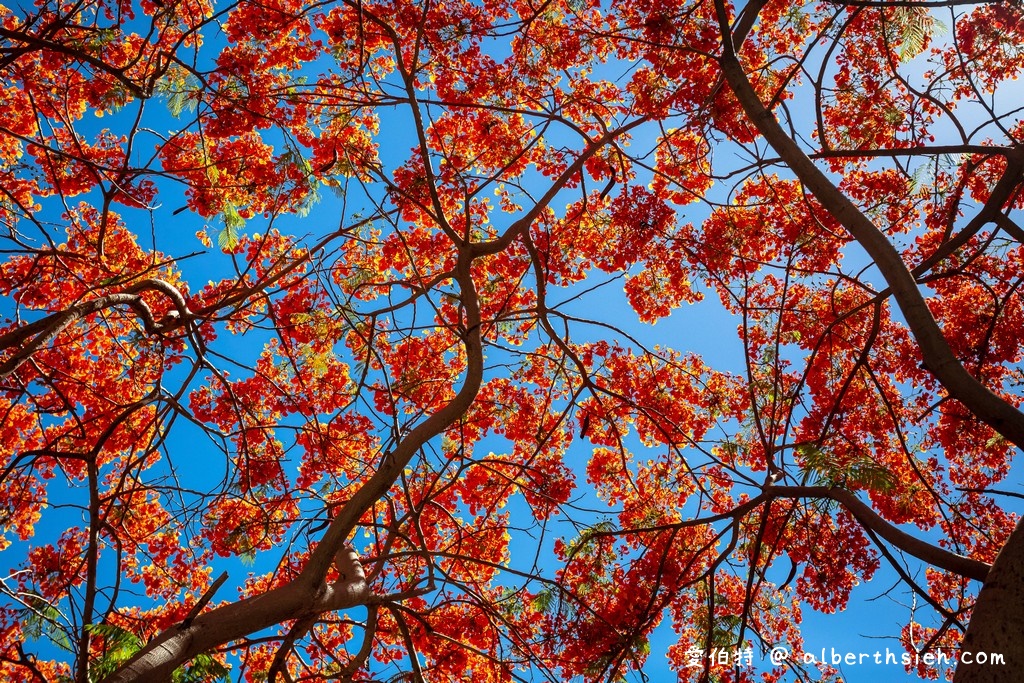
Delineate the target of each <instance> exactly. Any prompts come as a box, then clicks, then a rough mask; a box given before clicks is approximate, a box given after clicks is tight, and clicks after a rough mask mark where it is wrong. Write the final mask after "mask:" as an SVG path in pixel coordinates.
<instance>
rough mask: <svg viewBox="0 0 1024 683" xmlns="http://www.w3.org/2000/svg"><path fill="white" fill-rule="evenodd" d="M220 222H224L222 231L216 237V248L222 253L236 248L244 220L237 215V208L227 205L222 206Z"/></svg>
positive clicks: (243, 226)
mask: <svg viewBox="0 0 1024 683" xmlns="http://www.w3.org/2000/svg"><path fill="white" fill-rule="evenodd" d="M221 220H222V221H224V229H223V230H221V231H220V234H218V235H217V246H219V247H220V248H221V249H223V250H224V251H231V250H232V249H234V248H235V247H237V246H238V241H239V239H241V235H242V229H243V228H245V219H244V218H242V217H241V216H240V215H239V213H238V207H236V206H235V205H234V204H230V203H229V204H225V205H224V211H223V212H222V213H221Z"/></svg>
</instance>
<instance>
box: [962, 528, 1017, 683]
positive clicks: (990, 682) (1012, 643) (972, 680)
mask: <svg viewBox="0 0 1024 683" xmlns="http://www.w3.org/2000/svg"><path fill="white" fill-rule="evenodd" d="M960 652H961V660H960V664H958V665H957V669H956V676H955V677H954V678H953V683H1008V682H1010V681H1019V680H1021V678H1022V676H1024V674H1022V672H1024V520H1021V522H1020V523H1018V524H1017V528H1016V529H1014V530H1013V533H1012V534H1011V535H1010V538H1009V540H1007V541H1006V545H1004V546H1003V549H1002V550H1000V551H999V555H998V556H997V557H996V561H995V562H994V563H993V564H992V569H991V571H989V574H988V578H986V579H985V583H984V585H983V586H982V588H981V593H979V594H978V602H977V604H976V605H975V606H974V613H973V615H972V616H971V623H970V625H969V626H968V627H967V634H966V635H965V636H964V641H963V645H962V646H961V648H960ZM996 656H1001V657H1002V658H1003V659H1002V661H1000V660H998V659H995V658H996ZM965 660H966V661H965ZM993 660H995V661H993Z"/></svg>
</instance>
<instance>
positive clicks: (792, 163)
mask: <svg viewBox="0 0 1024 683" xmlns="http://www.w3.org/2000/svg"><path fill="white" fill-rule="evenodd" d="M715 4H716V7H717V9H718V12H719V21H720V24H721V26H722V35H723V39H722V50H723V52H722V56H721V66H722V73H723V74H724V76H725V79H726V81H727V82H728V84H729V87H731V88H732V90H733V93H735V95H736V98H737V99H738V100H739V102H740V104H741V105H742V107H743V110H744V111H745V112H746V115H747V117H748V118H749V119H750V121H751V122H752V123H753V124H754V125H755V126H756V127H757V129H758V131H759V132H760V133H761V134H762V135H763V136H764V138H765V139H766V140H767V141H768V143H769V144H770V145H771V146H772V147H773V148H774V149H775V151H776V152H777V153H778V155H779V156H780V157H781V158H782V160H783V161H784V162H785V163H786V165H787V166H788V167H789V168H790V169H791V170H792V171H793V173H794V174H795V175H796V176H797V178H798V179H799V180H800V182H801V183H802V184H803V185H804V187H806V188H807V189H808V190H809V191H810V192H811V193H812V194H813V195H814V196H815V198H816V199H817V200H818V201H819V202H820V203H821V205H822V206H823V207H825V208H826V209H827V210H828V211H829V213H831V214H832V216H833V217H834V218H835V219H836V220H838V221H839V222H840V223H841V224H842V225H843V227H844V228H846V230H847V231H848V232H849V233H850V234H851V235H852V236H853V238H854V239H856V240H857V242H858V243H859V244H860V245H861V246H862V247H863V248H864V250H865V251H866V252H867V253H868V255H869V256H871V258H872V259H873V260H874V262H875V265H876V266H877V267H878V269H879V271H880V272H881V273H882V276H883V277H884V278H885V280H886V282H887V283H888V285H889V287H890V289H891V290H892V293H893V297H894V298H895V300H896V304H897V305H898V306H899V309H900V311H901V312H902V313H903V317H904V318H905V319H906V321H907V325H908V326H909V328H910V331H911V333H912V334H913V336H914V339H915V341H916V342H917V344H918V347H919V348H920V349H921V355H922V357H923V359H924V364H925V366H926V367H927V368H928V369H929V370H930V371H931V372H932V374H933V375H935V377H936V378H937V379H938V380H939V382H941V383H942V385H943V387H944V388H945V389H946V391H947V392H949V395H950V396H952V397H953V398H955V399H957V400H958V401H960V402H961V403H963V404H964V405H965V406H967V408H968V409H969V410H970V411H971V412H973V413H974V414H975V415H976V416H977V417H978V418H979V419H980V420H982V421H983V422H985V424H987V425H989V426H990V427H992V428H993V429H994V430H995V431H997V432H998V433H999V434H1001V435H1002V436H1004V437H1005V438H1006V439H1007V440H1008V441H1010V442H1012V443H1013V444H1015V445H1016V446H1017V447H1018V448H1024V414H1022V413H1021V412H1020V411H1018V410H1017V409H1016V408H1015V407H1014V406H1012V405H1011V404H1010V403H1008V402H1007V401H1005V400H1003V399H1002V398H1000V397H999V396H996V395H995V394H994V393H993V392H992V391H990V390H989V389H988V388H987V387H985V386H984V385H983V384H981V382H979V381H978V380H977V379H975V378H974V377H973V376H972V375H971V374H970V373H969V372H967V370H966V369H965V368H964V366H963V365H962V364H961V363H960V361H959V360H958V359H957V358H956V356H955V355H954V354H953V352H952V350H951V349H950V347H949V344H948V343H947V342H946V338H945V337H944V336H943V334H942V330H941V329H940V328H939V325H938V323H937V322H936V321H935V318H934V317H932V314H931V311H930V310H929V309H928V305H927V304H926V302H925V300H924V296H923V295H922V294H921V291H920V290H919V289H918V286H917V282H916V281H915V279H914V276H913V274H912V273H911V272H910V270H908V268H907V265H906V264H905V263H904V262H903V259H902V258H901V257H900V254H899V252H898V251H897V250H896V248H895V247H894V246H893V245H892V243H891V242H890V241H889V239H888V238H887V237H886V236H885V234H884V233H883V232H882V231H881V230H879V229H878V228H877V227H876V226H875V225H874V223H872V222H871V220H870V219H868V218H867V216H865V215H864V214H863V213H862V212H861V211H860V210H859V209H858V208H857V207H856V206H855V205H854V204H853V202H851V201H850V199H849V198H848V197H846V195H844V194H843V193H842V192H840V191H839V189H838V188H837V187H836V186H835V185H834V184H833V183H832V181H830V180H829V179H828V177H826V176H825V174H824V173H823V172H822V171H821V170H820V169H819V168H818V167H817V166H815V164H814V162H813V161H811V160H810V159H809V158H808V157H807V155H806V154H805V153H804V151H803V150H802V149H800V147H799V145H798V144H797V143H796V141H795V140H793V139H792V138H791V137H790V136H789V135H788V134H787V133H786V132H785V130H784V129H783V128H782V126H781V125H780V124H779V122H778V121H777V120H776V118H775V115H774V114H772V112H771V111H769V110H768V109H767V108H766V107H765V106H764V104H763V103H762V102H761V100H760V98H759V97H758V95H757V93H756V92H755V90H754V88H753V86H752V85H751V84H750V81H749V80H748V79H747V75H746V73H745V72H744V70H743V66H742V65H741V64H740V62H739V59H738V58H737V57H736V54H735V52H734V51H733V49H732V43H731V41H730V40H729V38H728V36H729V27H728V20H727V18H726V17H727V13H726V10H725V6H724V0H716V3H715ZM1017 156H1019V154H1017V155H1012V156H1011V158H1010V163H1015V162H1016V163H1019V160H1017V159H1016V157H1017Z"/></svg>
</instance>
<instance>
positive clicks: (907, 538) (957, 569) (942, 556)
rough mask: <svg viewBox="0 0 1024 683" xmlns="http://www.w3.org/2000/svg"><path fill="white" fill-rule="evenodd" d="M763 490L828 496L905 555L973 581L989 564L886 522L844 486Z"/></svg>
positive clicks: (985, 573) (984, 574) (786, 494)
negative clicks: (934, 543)
mask: <svg viewBox="0 0 1024 683" xmlns="http://www.w3.org/2000/svg"><path fill="white" fill-rule="evenodd" d="M766 493H767V494H769V495H770V496H772V497H773V498H828V499H831V500H834V501H836V502H837V503H840V504H841V505H842V506H843V507H845V508H846V509H847V510H849V511H850V514H852V515H853V516H854V517H855V518H856V519H857V521H858V522H860V523H861V524H863V525H864V526H865V527H866V528H868V529H870V530H871V531H873V532H874V533H875V534H877V535H878V536H879V537H880V538H883V539H885V540H886V541H888V542H889V543H891V544H892V545H893V546H894V547H896V548H899V549H900V550H902V551H903V552H905V553H907V554H908V555H913V556H914V557H916V558H917V559H919V560H922V561H924V562H927V563H928V564H930V565H933V566H935V567H938V568H939V569H945V570H946V571H950V572H953V573H954V574H959V575H960V576H965V577H967V578H969V579H974V580H975V581H982V582H984V581H985V577H987V576H988V573H989V569H990V567H989V565H988V564H986V563H984V562H981V561H980V560H973V559H971V558H969V557H964V556H963V555H958V554H957V553H953V552H950V551H948V550H945V549H943V548H940V547H939V546H937V545H933V544H932V543H929V542H927V541H922V540H921V539H920V538H917V537H915V536H911V535H910V534H908V533H906V532H905V531H903V530H901V529H900V528H899V527H897V526H895V525H893V524H891V523H889V522H887V521H886V520H885V519H883V518H882V517H881V516H880V515H879V514H878V513H877V512H875V511H874V510H872V509H871V506H870V505H868V504H867V503H865V502H864V501H862V500H861V499H860V498H858V497H857V496H856V495H854V494H853V493H851V492H850V491H847V490H846V489H840V488H831V487H828V486H772V487H770V488H768V489H767V490H766Z"/></svg>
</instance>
